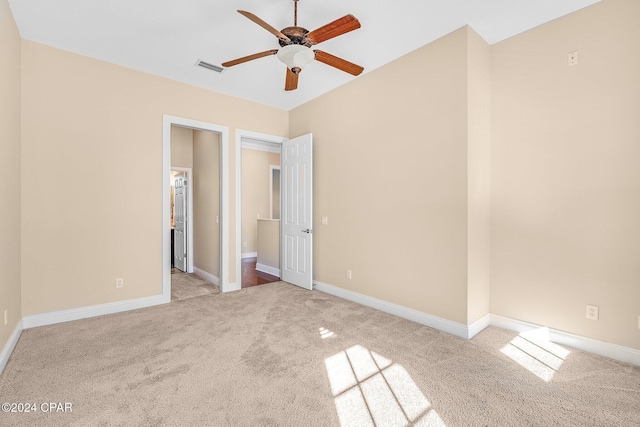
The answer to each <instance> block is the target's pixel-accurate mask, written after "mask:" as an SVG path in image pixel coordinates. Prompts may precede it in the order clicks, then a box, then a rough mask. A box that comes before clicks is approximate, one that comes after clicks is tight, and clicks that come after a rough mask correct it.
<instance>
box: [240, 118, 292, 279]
mask: <svg viewBox="0 0 640 427" xmlns="http://www.w3.org/2000/svg"><path fill="white" fill-rule="evenodd" d="M283 141H286V138H284V137H278V136H273V135H267V134H261V133H257V132H250V131H237V133H236V183H237V185H236V215H237V219H236V233H237V234H236V256H237V258H236V277H237V278H239V279H238V280H236V282H239V285H240V287H250V286H256V285H261V284H264V283H270V282H274V281H279V280H280V218H279V211H280V200H279V197H280V194H279V189H280V182H279V171H280V145H281V143H282V142H283ZM274 171H277V173H276V172H274ZM274 175H277V177H276V179H275V181H274ZM275 187H277V190H276V191H274V188H275ZM274 205H275V206H274Z"/></svg>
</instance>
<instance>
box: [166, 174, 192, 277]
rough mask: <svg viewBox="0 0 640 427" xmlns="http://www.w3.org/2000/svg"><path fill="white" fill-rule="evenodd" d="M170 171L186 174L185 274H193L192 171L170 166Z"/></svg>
mask: <svg viewBox="0 0 640 427" xmlns="http://www.w3.org/2000/svg"><path fill="white" fill-rule="evenodd" d="M171 170H172V171H178V172H183V173H185V174H187V179H188V181H187V273H193V187H192V186H191V183H192V181H193V169H192V168H181V167H178V166H171ZM169 197H171V195H169Z"/></svg>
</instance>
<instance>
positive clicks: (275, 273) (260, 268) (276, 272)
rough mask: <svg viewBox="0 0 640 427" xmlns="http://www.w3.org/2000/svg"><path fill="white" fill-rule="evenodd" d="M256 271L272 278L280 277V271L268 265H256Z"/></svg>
mask: <svg viewBox="0 0 640 427" xmlns="http://www.w3.org/2000/svg"><path fill="white" fill-rule="evenodd" d="M256 270H258V271H262V272H263V273H267V274H270V275H272V276H277V277H280V269H279V268H276V267H271V266H270V265H266V264H260V263H258V262H257V263H256Z"/></svg>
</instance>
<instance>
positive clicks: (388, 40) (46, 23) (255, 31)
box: [9, 0, 599, 110]
mask: <svg viewBox="0 0 640 427" xmlns="http://www.w3.org/2000/svg"><path fill="white" fill-rule="evenodd" d="M598 1H599V0H403V1H392V0H387V1H379V0H300V1H299V2H298V25H300V26H302V27H305V28H307V29H308V30H314V29H316V28H318V27H320V26H322V25H324V24H327V23H329V22H331V21H333V20H335V19H337V18H340V17H342V16H344V15H346V14H349V13H350V14H352V15H354V16H356V17H357V18H358V20H359V21H360V23H361V24H362V28H360V29H358V30H355V31H352V32H350V33H347V34H344V35H342V36H339V37H336V38H334V39H332V40H329V41H326V42H324V43H322V44H320V45H318V48H319V49H322V50H324V51H326V52H329V53H331V54H333V55H336V56H339V57H341V58H344V59H346V60H348V61H351V62H355V63H356V64H358V65H361V66H363V67H364V69H365V71H364V73H367V72H369V71H371V70H374V69H376V68H378V67H380V66H382V65H384V64H386V63H388V62H390V61H393V60H394V59H396V58H398V57H400V56H402V55H404V54H406V53H408V52H410V51H412V50H415V49H417V48H419V47H420V46H423V45H425V44H427V43H430V42H432V41H433V40H436V39H438V38H440V37H442V36H444V35H445V34H448V33H450V32H451V31H454V30H456V29H458V28H460V27H461V26H463V25H465V24H469V25H470V26H471V27H472V28H473V29H474V30H475V31H477V32H478V33H479V34H480V35H481V36H482V37H483V38H484V39H485V40H486V41H487V42H488V43H489V44H494V43H497V42H499V41H502V40H504V39H507V38H509V37H511V36H514V35H516V34H519V33H521V32H524V31H526V30H528V29H530V28H533V27H536V26H538V25H540V24H543V23H545V22H548V21H551V20H553V19H556V18H558V17H560V16H562V15H565V14H568V13H571V12H573V11H576V10H578V9H581V8H583V7H586V6H589V5H591V4H594V3H597V2H598ZM9 4H10V6H11V10H12V11H13V15H14V18H15V20H16V23H17V25H18V29H19V31H20V35H21V36H22V38H24V39H26V40H31V41H34V42H37V43H42V44H45V45H49V46H53V47H56V48H59V49H64V50H68V51H71V52H75V53H79V54H82V55H86V56H89V57H93V58H98V59H101V60H104V61H107V62H111V63H114V64H119V65H123V66H126V67H130V68H134V69H137V70H141V71H145V72H148V73H151V74H156V75H159V76H164V77H167V78H170V79H174V80H178V81H182V82H185V83H189V84H192V85H196V86H200V87H204V88H208V89H211V90H214V91H217V92H221V93H225V94H229V95H233V96H237V97H240V98H245V99H249V100H253V101H256V102H259V103H262V104H267V105H271V106H275V107H279V108H282V109H285V110H289V109H291V108H294V107H296V106H298V105H301V104H303V103H305V102H307V101H309V100H311V99H313V98H315V97H317V96H319V95H322V94H323V93H326V92H328V91H330V90H331V89H333V88H335V87H337V86H340V85H342V84H344V83H346V82H348V81H350V80H352V79H354V78H357V77H353V76H351V75H349V74H347V73H344V72H342V71H339V70H337V69H335V68H332V67H329V66H327V65H325V64H322V63H320V62H317V61H313V62H312V63H311V64H309V65H308V66H307V67H306V68H305V69H304V70H303V71H302V73H301V74H300V79H299V85H298V90H296V91H292V92H285V91H284V80H285V66H284V64H282V63H280V62H279V61H278V59H277V58H276V57H275V56H269V57H265V58H260V59H257V60H254V61H251V62H247V63H244V64H240V65H237V66H235V67H232V68H227V69H226V70H225V71H224V72H223V73H221V74H218V73H215V72H213V71H209V70H205V69H203V68H201V67H196V66H195V63H196V61H197V60H198V59H201V60H203V61H206V62H209V63H212V64H216V65H220V64H221V63H222V62H225V61H229V60H231V59H235V58H238V57H241V56H246V55H249V54H253V53H257V52H262V51H265V50H269V49H277V48H278V47H279V45H278V40H277V38H276V37H275V36H273V35H272V34H270V33H268V32H267V31H266V30H264V29H263V28H261V27H259V26H258V25H256V24H255V23H253V22H251V21H250V20H248V19H247V18H245V17H243V16H242V15H240V14H239V13H237V12H236V10H237V9H242V10H246V11H249V12H252V13H254V14H255V15H257V16H258V17H260V18H262V19H263V20H265V21H266V22H268V23H269V24H271V25H272V26H273V27H275V28H277V29H279V30H280V29H282V28H284V27H288V26H291V25H293V1H292V0H236V1H231V0H179V1H178V0H174V1H170V0H107V1H105V0H48V1H42V0H9Z"/></svg>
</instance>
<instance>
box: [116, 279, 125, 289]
mask: <svg viewBox="0 0 640 427" xmlns="http://www.w3.org/2000/svg"><path fill="white" fill-rule="evenodd" d="M116 288H124V279H123V278H119V279H116Z"/></svg>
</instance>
